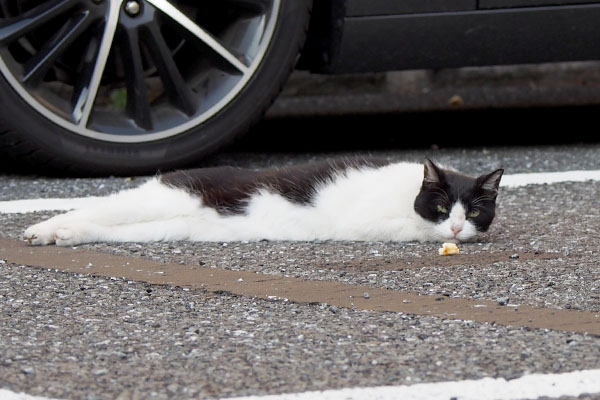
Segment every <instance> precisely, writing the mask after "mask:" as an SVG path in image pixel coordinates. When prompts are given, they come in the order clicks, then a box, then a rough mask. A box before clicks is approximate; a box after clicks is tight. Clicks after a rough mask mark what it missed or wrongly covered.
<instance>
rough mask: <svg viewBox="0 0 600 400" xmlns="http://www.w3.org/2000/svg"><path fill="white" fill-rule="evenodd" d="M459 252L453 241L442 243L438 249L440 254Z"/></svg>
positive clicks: (447, 254) (448, 254)
mask: <svg viewBox="0 0 600 400" xmlns="http://www.w3.org/2000/svg"><path fill="white" fill-rule="evenodd" d="M459 252H460V250H459V249H458V246H457V245H456V244H454V243H444V244H442V248H441V249H438V253H440V256H450V255H452V254H458V253H459Z"/></svg>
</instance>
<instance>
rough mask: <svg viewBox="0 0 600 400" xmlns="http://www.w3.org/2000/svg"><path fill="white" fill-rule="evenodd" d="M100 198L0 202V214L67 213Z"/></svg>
mask: <svg viewBox="0 0 600 400" xmlns="http://www.w3.org/2000/svg"><path fill="white" fill-rule="evenodd" d="M102 199H103V198H102V197H75V198H71V199H28V200H12V201H0V213H2V214H24V213H31V212H36V211H52V210H56V211H69V210H75V209H77V208H82V207H87V206H90V205H93V204H97V203H98V202H100V201H102Z"/></svg>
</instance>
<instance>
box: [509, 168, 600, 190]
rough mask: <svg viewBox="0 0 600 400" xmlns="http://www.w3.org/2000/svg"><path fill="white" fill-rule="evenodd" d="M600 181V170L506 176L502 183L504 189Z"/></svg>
mask: <svg viewBox="0 0 600 400" xmlns="http://www.w3.org/2000/svg"><path fill="white" fill-rule="evenodd" d="M589 180H594V181H598V180H600V170H593V171H564V172H537V173H526V174H512V175H505V176H503V177H502V180H501V181H500V186H502V187H519V186H526V185H542V184H552V183H560V182H585V181H589Z"/></svg>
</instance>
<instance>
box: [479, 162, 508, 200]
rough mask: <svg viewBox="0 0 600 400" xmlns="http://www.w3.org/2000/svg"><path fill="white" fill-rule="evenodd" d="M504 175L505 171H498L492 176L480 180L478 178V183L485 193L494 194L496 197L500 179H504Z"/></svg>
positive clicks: (482, 177)
mask: <svg viewBox="0 0 600 400" xmlns="http://www.w3.org/2000/svg"><path fill="white" fill-rule="evenodd" d="M503 173H504V169H502V168H500V169H497V170H495V171H494V172H492V173H491V174H487V175H482V176H480V177H479V178H477V183H478V185H479V187H480V188H481V189H482V190H483V191H485V192H490V193H493V195H494V196H495V195H497V194H498V187H499V186H500V178H502V174H503Z"/></svg>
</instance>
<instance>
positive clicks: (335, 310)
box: [329, 306, 338, 314]
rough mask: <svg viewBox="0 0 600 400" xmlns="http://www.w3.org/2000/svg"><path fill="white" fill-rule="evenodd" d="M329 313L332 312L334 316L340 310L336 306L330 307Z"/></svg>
mask: <svg viewBox="0 0 600 400" xmlns="http://www.w3.org/2000/svg"><path fill="white" fill-rule="evenodd" d="M329 311H331V312H332V313H334V314H337V312H338V308H337V307H336V306H331V307H329Z"/></svg>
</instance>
